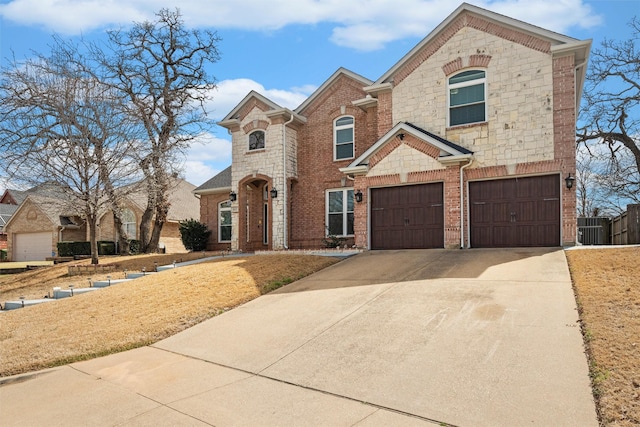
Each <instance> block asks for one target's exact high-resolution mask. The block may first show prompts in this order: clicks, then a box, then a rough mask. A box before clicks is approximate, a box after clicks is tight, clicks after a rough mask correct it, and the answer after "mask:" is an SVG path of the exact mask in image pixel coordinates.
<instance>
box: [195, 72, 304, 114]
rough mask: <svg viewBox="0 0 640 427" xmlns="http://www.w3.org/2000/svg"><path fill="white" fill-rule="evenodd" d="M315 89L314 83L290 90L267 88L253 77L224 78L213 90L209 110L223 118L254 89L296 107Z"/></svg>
mask: <svg viewBox="0 0 640 427" xmlns="http://www.w3.org/2000/svg"><path fill="white" fill-rule="evenodd" d="M315 89H316V87H315V86H312V85H305V86H302V87H297V88H292V89H290V90H286V89H267V88H265V87H264V86H263V85H261V84H260V83H258V82H256V81H254V80H251V79H232V80H223V81H221V82H220V83H218V88H217V89H215V90H214V91H213V94H212V98H213V100H212V101H210V102H209V103H208V105H207V111H208V112H209V114H210V115H211V117H213V118H214V119H215V120H221V119H222V118H223V117H224V116H226V115H227V114H228V113H230V112H231V110H233V109H234V108H235V107H236V106H237V105H238V104H239V103H240V101H242V99H243V98H244V97H245V96H247V94H248V93H249V92H251V91H252V90H254V91H256V92H258V93H259V94H261V95H263V96H265V97H267V98H268V99H270V100H271V101H273V102H275V103H276V104H278V105H279V106H281V107H285V108H289V109H294V108H296V107H297V106H298V105H300V104H302V102H303V101H304V100H305V99H307V97H308V96H309V95H310V94H311V93H312V92H313V91H314V90H315Z"/></svg>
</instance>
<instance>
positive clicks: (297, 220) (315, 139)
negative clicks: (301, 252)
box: [289, 76, 391, 249]
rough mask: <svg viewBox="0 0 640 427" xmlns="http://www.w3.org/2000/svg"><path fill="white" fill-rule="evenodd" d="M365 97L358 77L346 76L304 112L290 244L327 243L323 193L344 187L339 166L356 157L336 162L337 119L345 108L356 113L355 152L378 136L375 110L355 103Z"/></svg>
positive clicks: (292, 196) (347, 112)
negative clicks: (334, 131)
mask: <svg viewBox="0 0 640 427" xmlns="http://www.w3.org/2000/svg"><path fill="white" fill-rule="evenodd" d="M389 95H390V94H389ZM365 96H366V93H365V92H364V91H363V90H362V84H361V83H360V82H357V81H355V80H352V79H350V78H348V77H346V76H342V77H341V78H339V79H337V80H336V81H335V82H334V83H333V85H332V86H331V87H329V88H327V90H326V91H325V93H323V94H322V95H321V96H320V97H319V98H318V99H316V100H314V102H312V103H311V104H310V105H308V106H307V107H306V108H305V109H304V111H302V112H301V113H302V114H304V115H305V117H307V123H306V125H305V126H303V127H302V129H300V131H299V132H298V180H297V182H294V183H293V184H292V187H291V192H290V200H291V211H290V215H289V224H290V228H289V230H290V234H289V247H290V248H292V249H297V248H317V247H322V246H324V243H323V239H324V237H325V234H326V232H325V222H326V220H325V192H326V190H327V189H331V188H341V187H342V183H341V179H342V178H345V176H344V174H343V173H342V172H340V170H339V168H342V167H346V166H348V165H349V163H351V162H352V161H353V159H348V160H342V161H336V162H334V161H333V121H334V120H335V119H336V118H337V117H340V116H341V115H342V111H341V110H342V108H341V107H344V114H345V115H351V116H353V117H354V118H355V157H358V156H359V155H361V154H362V153H363V152H364V151H365V150H367V149H368V148H369V147H371V145H373V144H374V143H375V142H376V140H377V135H376V131H377V125H376V124H377V122H376V116H375V112H376V109H370V110H368V112H366V111H364V110H362V109H361V108H357V107H354V106H353V105H352V104H351V102H352V101H354V100H357V99H362V98H364V97H365ZM389 100H390V96H389ZM390 114H391V110H390V105H389V115H390ZM345 179H346V178H345ZM352 185H353V181H350V180H347V181H346V182H345V187H351V186H352ZM350 243H351V242H350V241H349V242H347V244H350Z"/></svg>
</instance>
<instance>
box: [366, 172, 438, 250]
mask: <svg viewBox="0 0 640 427" xmlns="http://www.w3.org/2000/svg"><path fill="white" fill-rule="evenodd" d="M442 198H443V192H442V183H440V182H439V183H434V184H419V185H407V186H402V187H388V188H375V189H372V190H371V249H425V248H442V247H443V246H444V215H443V212H444V210H443V203H442Z"/></svg>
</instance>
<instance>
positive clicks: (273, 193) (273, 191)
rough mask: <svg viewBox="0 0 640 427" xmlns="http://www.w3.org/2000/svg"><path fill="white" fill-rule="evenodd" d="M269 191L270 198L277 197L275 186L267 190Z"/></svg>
mask: <svg viewBox="0 0 640 427" xmlns="http://www.w3.org/2000/svg"><path fill="white" fill-rule="evenodd" d="M269 193H271V198H272V199H275V198H276V197H278V190H276V187H273V188H272V189H271V191H269Z"/></svg>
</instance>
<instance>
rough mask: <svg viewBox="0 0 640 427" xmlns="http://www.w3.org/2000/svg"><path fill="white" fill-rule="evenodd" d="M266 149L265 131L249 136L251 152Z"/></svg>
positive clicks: (258, 131)
mask: <svg viewBox="0 0 640 427" xmlns="http://www.w3.org/2000/svg"><path fill="white" fill-rule="evenodd" d="M263 148H264V131H261V130H257V131H255V132H251V133H250V134H249V151H251V150H262V149H263Z"/></svg>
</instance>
